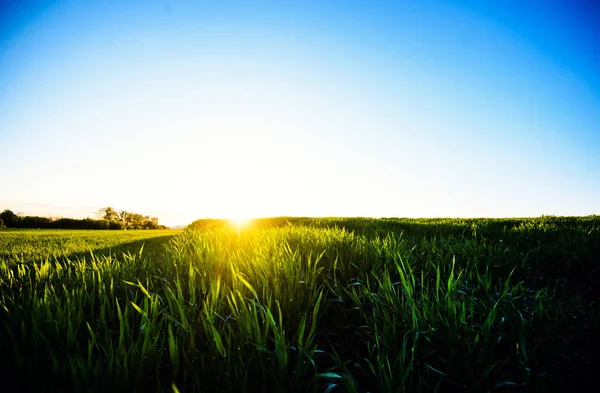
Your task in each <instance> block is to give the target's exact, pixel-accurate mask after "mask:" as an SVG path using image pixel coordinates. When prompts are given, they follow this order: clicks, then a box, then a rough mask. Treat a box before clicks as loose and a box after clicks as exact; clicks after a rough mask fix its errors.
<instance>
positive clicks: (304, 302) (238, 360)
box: [0, 216, 600, 393]
mask: <svg viewBox="0 0 600 393" xmlns="http://www.w3.org/2000/svg"><path fill="white" fill-rule="evenodd" d="M132 232H133V231H132ZM94 233H95V234H96V235H94ZM116 233H117V234H116V235H110V236H114V237H110V236H109V234H107V233H102V234H100V232H98V231H96V232H91V233H90V232H87V231H86V232H85V233H83V232H74V231H73V232H71V231H44V232H42V231H33V232H26V231H20V232H16V231H10V232H0V361H1V362H2V363H3V364H7V365H12V367H3V368H1V369H0V377H1V378H2V381H3V384H4V386H5V387H6V388H7V389H8V388H13V389H15V390H20V391H22V390H25V391H47V392H48V391H59V390H65V391H123V392H125V391H127V392H130V391H144V392H146V391H164V392H176V391H179V392H213V391H219V392H254V391H270V392H282V391H285V392H334V393H335V392H402V391H407V392H408V391H410V392H418V391H440V392H445V391H452V392H457V391H464V392H467V391H472V392H488V391H498V392H504V391H574V390H577V388H582V387H584V386H587V385H586V383H590V381H592V378H593V375H594V373H595V372H596V371H597V368H598V361H597V357H596V355H595V353H594V352H593V350H592V348H593V347H594V345H595V344H597V343H598V341H599V340H598V331H599V328H600V321H599V318H598V315H600V314H599V313H598V311H599V309H598V305H597V303H596V301H597V300H596V299H597V294H598V293H597V291H598V290H597V278H598V275H597V267H598V266H597V264H598V262H599V255H600V217H597V216H589V217H570V218H569V217H541V218H536V219H511V220H492V219H477V220H449V219H437V220H408V219H401V220H400V219H382V220H374V219H336V218H330V219H305V218H278V219H268V220H257V221H255V222H254V225H253V226H252V227H250V228H246V229H242V230H241V231H239V230H238V229H237V228H231V227H229V226H228V225H227V224H226V223H225V222H221V221H218V220H217V221H215V220H213V221H198V222H195V223H194V224H192V225H191V226H190V228H188V229H186V230H185V231H184V232H181V233H178V234H175V235H174V232H162V233H161V231H146V232H143V231H142V232H140V233H138V234H136V233H131V234H126V233H123V232H116ZM146 233H149V234H155V236H157V237H156V238H154V240H155V241H154V242H152V240H153V239H151V238H144V236H146ZM119 235H120V236H125V237H121V238H119ZM172 235H174V236H172ZM44 236H48V238H44ZM86 236H89V237H88V238H86ZM105 236H106V237H105ZM128 236H131V237H128ZM136 236H139V237H136ZM148 236H149V235H148ZM164 236H172V237H170V238H169V239H167V238H165V237H164ZM78 237H79V238H78ZM84 238H85V240H84ZM61 239H62V240H61ZM140 241H144V242H146V245H145V246H144V247H143V248H142V247H141V244H140V243H139V242H140ZM61 242H62V243H61ZM94 242H97V243H94ZM61 244H62V245H61ZM119 244H123V247H124V248H120V246H119ZM149 244H151V246H149ZM92 245H93V246H92ZM132 245H133V246H135V249H132V248H131V246H132ZM128 247H129V248H128ZM92 248H94V249H97V250H98V252H95V251H94V252H92V253H90V252H89V249H92ZM107 250H110V251H107ZM115 251H116V252H115ZM84 254H85V255H84ZM32 376H35V378H32Z"/></svg>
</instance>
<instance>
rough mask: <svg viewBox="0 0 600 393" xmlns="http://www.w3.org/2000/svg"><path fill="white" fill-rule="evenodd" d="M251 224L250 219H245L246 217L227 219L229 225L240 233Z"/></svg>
mask: <svg viewBox="0 0 600 393" xmlns="http://www.w3.org/2000/svg"><path fill="white" fill-rule="evenodd" d="M251 222H252V219H251V218H247V217H230V218H229V223H230V224H231V225H232V226H233V227H234V228H236V229H237V230H238V231H240V230H241V229H243V228H247V227H249V226H250V223H251Z"/></svg>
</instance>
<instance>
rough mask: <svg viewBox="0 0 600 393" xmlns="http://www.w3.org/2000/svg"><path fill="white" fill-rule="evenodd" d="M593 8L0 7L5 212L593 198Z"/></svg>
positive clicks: (499, 213)
mask: <svg viewBox="0 0 600 393" xmlns="http://www.w3.org/2000/svg"><path fill="white" fill-rule="evenodd" d="M599 17H600V12H599V11H598V7H597V6H596V5H595V4H594V2H591V1H583V0H581V1H571V2H565V1H552V0H548V1H529V2H517V1H502V2H497V1H443V2H442V1H420V2H410V1H403V2H385V1H373V2H364V1H249V2H247V1H214V0H211V1H176V0H173V1H156V2H141V1H108V0H107V1H101V2H100V1H86V2H75V1H69V0H66V1H61V2H53V1H28V0H25V1H0V179H1V182H0V210H3V209H5V208H8V209H11V210H13V211H15V212H23V213H25V214H36V215H53V216H54V215H64V216H72V217H85V216H93V215H94V213H95V212H96V211H97V210H98V209H99V208H101V207H104V206H113V207H115V208H117V209H119V210H128V211H134V212H139V213H143V214H149V215H152V216H157V217H159V219H160V222H161V223H163V224H166V225H178V224H187V223H190V222H192V221H193V220H195V219H198V218H201V217H212V218H220V217H267V216H367V217H524V216H539V215H542V214H552V215H587V214H594V213H595V214H598V213H599V212H600V198H599V196H600V154H599V153H600V73H599V70H600V52H599V51H598V50H597V48H598V47H600V29H599V28H598V27H597V26H596V21H597V20H598V18H599Z"/></svg>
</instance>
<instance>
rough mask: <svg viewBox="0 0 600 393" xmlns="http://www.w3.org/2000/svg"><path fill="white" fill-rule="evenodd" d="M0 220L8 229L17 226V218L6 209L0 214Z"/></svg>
mask: <svg viewBox="0 0 600 393" xmlns="http://www.w3.org/2000/svg"><path fill="white" fill-rule="evenodd" d="M0 218H1V219H2V221H4V225H6V226H7V227H9V228H12V227H14V226H15V225H16V224H17V221H19V216H17V215H16V214H15V213H13V212H12V211H11V210H8V209H6V210H4V211H3V212H2V213H0Z"/></svg>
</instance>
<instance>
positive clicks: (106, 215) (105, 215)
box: [96, 207, 120, 221]
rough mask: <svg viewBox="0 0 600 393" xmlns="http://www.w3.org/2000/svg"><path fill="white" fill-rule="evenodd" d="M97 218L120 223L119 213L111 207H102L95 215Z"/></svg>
mask: <svg viewBox="0 0 600 393" xmlns="http://www.w3.org/2000/svg"><path fill="white" fill-rule="evenodd" d="M96 214H97V215H98V217H99V218H100V219H102V220H106V221H120V217H119V213H117V211H116V210H115V209H113V208H112V207H103V208H102V209H100V210H98V213H96Z"/></svg>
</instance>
